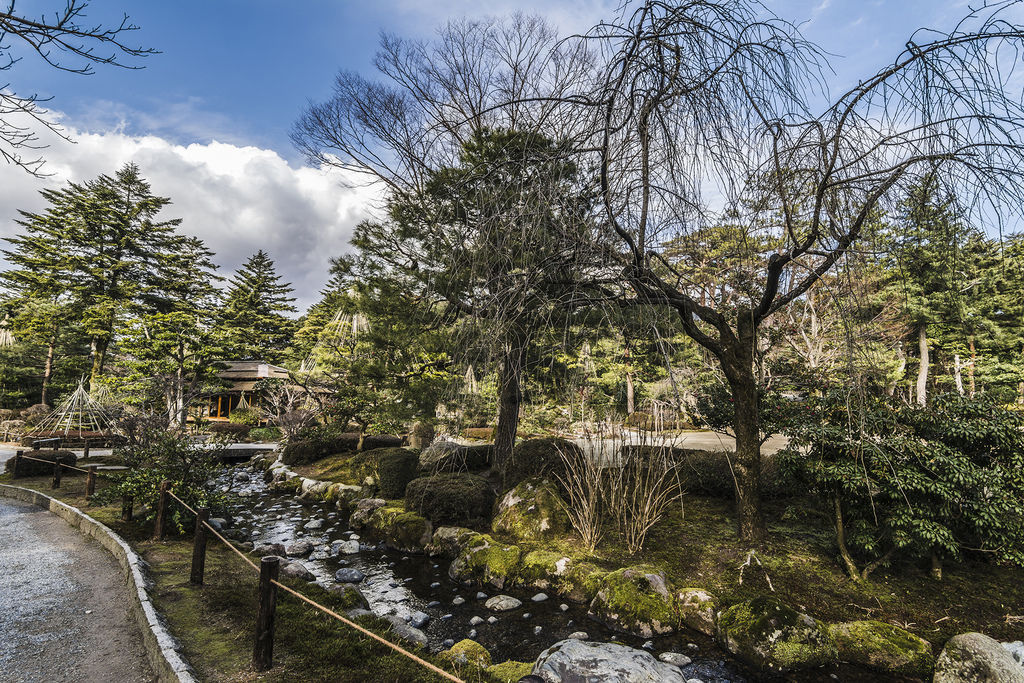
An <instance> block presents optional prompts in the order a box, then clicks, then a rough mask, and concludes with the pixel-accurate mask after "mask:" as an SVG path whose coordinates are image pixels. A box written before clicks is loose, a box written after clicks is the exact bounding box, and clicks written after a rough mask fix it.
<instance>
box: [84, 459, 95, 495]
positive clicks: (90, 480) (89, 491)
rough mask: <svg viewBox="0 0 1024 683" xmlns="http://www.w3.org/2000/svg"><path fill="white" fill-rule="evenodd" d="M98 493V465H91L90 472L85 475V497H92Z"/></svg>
mask: <svg viewBox="0 0 1024 683" xmlns="http://www.w3.org/2000/svg"><path fill="white" fill-rule="evenodd" d="M95 493H96V465H89V473H88V474H87V475H85V497H86V498H92V497H93V495H94V494H95Z"/></svg>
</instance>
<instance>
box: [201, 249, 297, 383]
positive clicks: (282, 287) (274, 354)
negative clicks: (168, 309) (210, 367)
mask: <svg viewBox="0 0 1024 683" xmlns="http://www.w3.org/2000/svg"><path fill="white" fill-rule="evenodd" d="M291 292H292V286H291V284H289V283H286V282H282V281H281V278H280V276H279V275H278V274H277V271H276V270H275V268H274V262H273V261H272V260H271V259H270V257H269V256H268V255H267V254H266V252H264V251H263V250H262V249H260V250H259V251H257V252H256V253H255V254H253V255H252V256H250V257H249V259H248V260H247V261H246V262H245V263H244V264H243V265H242V268H241V269H240V270H239V271H238V273H236V274H235V275H234V276H233V277H232V278H231V279H230V280H229V281H228V290H227V292H226V293H225V294H224V298H223V300H222V304H221V309H220V313H219V315H218V331H219V333H220V339H221V345H222V347H223V351H224V354H225V358H230V359H231V360H262V361H266V362H269V363H278V362H280V361H281V360H282V359H283V358H284V355H285V350H286V349H287V348H288V345H289V343H290V342H291V338H292V334H293V332H294V330H295V327H296V324H295V321H294V320H292V319H291V318H289V317H288V316H287V315H285V314H286V313H294V312H295V310H296V309H295V307H294V306H292V302H293V301H295V299H294V297H290V296H288V295H289V294H291Z"/></svg>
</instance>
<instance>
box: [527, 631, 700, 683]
mask: <svg viewBox="0 0 1024 683" xmlns="http://www.w3.org/2000/svg"><path fill="white" fill-rule="evenodd" d="M533 675H534V676H538V677H540V678H541V680H544V681H546V682H547V683H685V681H686V679H685V678H684V677H683V674H682V672H681V671H680V669H679V667H676V666H672V665H671V664H666V663H665V662H659V661H658V660H657V659H655V658H654V656H653V655H652V654H651V653H650V652H644V651H643V650H637V649H636V648H632V647H627V646H626V645H619V644H618V643H598V642H590V641H584V640H576V639H568V640H562V641H559V642H557V643H555V644H554V645H552V646H551V647H549V648H548V649H547V650H544V652H542V653H541V654H540V657H538V658H537V661H536V663H535V664H534V665H533Z"/></svg>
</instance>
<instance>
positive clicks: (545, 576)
mask: <svg viewBox="0 0 1024 683" xmlns="http://www.w3.org/2000/svg"><path fill="white" fill-rule="evenodd" d="M571 567H572V560H571V559H570V558H568V557H566V556H565V555H562V554H561V553H555V552H551V551H549V550H532V551H530V552H528V553H526V554H525V555H523V559H522V563H521V566H520V567H519V583H520V584H522V585H524V586H529V587H531V588H540V589H542V590H548V589H550V588H560V587H561V583H562V578H563V577H565V576H566V575H568V573H569V570H570V569H571Z"/></svg>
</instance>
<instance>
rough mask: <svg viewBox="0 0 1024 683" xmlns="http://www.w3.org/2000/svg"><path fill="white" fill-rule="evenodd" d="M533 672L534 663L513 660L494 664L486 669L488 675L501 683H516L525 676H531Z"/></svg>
mask: <svg viewBox="0 0 1024 683" xmlns="http://www.w3.org/2000/svg"><path fill="white" fill-rule="evenodd" d="M531 671H533V662H516V661H513V660H509V661H507V662H502V663H501V664H493V665H491V666H489V667H487V669H486V672H487V675H488V676H490V677H491V679H493V680H495V681H498V682H499V683H516V682H517V681H518V680H519V679H520V678H522V677H523V676H529V675H530V672H531Z"/></svg>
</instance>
